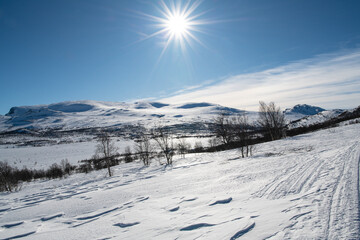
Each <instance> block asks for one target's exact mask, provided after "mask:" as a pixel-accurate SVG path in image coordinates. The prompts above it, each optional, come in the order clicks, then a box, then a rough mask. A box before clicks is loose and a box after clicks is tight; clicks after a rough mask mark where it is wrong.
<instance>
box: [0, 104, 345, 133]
mask: <svg viewBox="0 0 360 240" xmlns="http://www.w3.org/2000/svg"><path fill="white" fill-rule="evenodd" d="M224 112H225V113H228V114H234V113H242V112H244V111H243V110H240V109H235V108H229V107H224V106H221V105H218V104H212V103H206V102H202V103H185V104H167V103H160V102H146V101H142V102H134V103H126V102H100V101H68V102H61V103H54V104H49V105H36V106H21V107H12V108H11V109H10V111H9V112H8V113H7V114H6V115H5V116H1V115H0V133H4V132H12V131H29V130H30V131H33V130H36V131H42V130H57V131H68V130H81V129H95V128H101V127H111V128H114V129H120V128H122V129H125V130H126V129H127V130H129V131H130V132H131V131H132V130H131V126H136V125H138V124H142V125H144V126H147V127H153V126H156V125H168V126H176V128H179V129H184V126H190V127H188V130H189V129H190V131H191V129H194V128H197V129H196V130H198V129H199V128H202V127H203V128H204V126H206V125H207V123H209V122H212V121H213V119H214V118H215V117H216V116H217V115H218V114H219V113H224ZM343 112H344V110H339V109H336V110H329V111H326V110H325V109H323V108H321V107H316V106H310V105H307V104H301V105H300V104H299V105H296V106H294V107H293V108H288V109H286V110H285V111H284V113H285V117H286V119H287V122H289V123H290V124H289V128H296V127H302V126H308V125H312V124H316V123H320V122H323V121H327V120H329V119H331V118H334V117H337V116H338V115H340V114H341V113H343ZM247 114H248V118H249V121H250V122H255V121H256V120H257V118H258V113H257V112H251V111H250V112H247ZM205 128H206V127H205Z"/></svg>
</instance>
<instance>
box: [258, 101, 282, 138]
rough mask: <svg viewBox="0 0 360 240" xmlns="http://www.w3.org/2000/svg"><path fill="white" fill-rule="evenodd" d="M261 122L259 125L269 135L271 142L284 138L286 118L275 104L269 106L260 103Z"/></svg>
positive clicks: (259, 121) (271, 103)
mask: <svg viewBox="0 0 360 240" xmlns="http://www.w3.org/2000/svg"><path fill="white" fill-rule="evenodd" d="M259 104H260V107H259V120H258V123H259V124H260V126H261V127H263V128H264V129H265V130H266V131H267V133H268V134H269V136H270V138H271V140H277V139H280V138H282V137H283V136H284V127H285V116H284V113H283V112H282V111H281V110H280V107H277V106H276V105H275V103H274V102H270V103H269V105H267V104H266V103H265V102H263V101H260V102H259Z"/></svg>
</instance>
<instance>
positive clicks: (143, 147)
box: [135, 126, 154, 166]
mask: <svg viewBox="0 0 360 240" xmlns="http://www.w3.org/2000/svg"><path fill="white" fill-rule="evenodd" d="M139 128H141V130H140V133H139V139H138V141H136V142H135V152H136V153H137V154H138V156H139V158H140V159H141V160H142V162H143V163H144V165H145V166H149V164H150V159H151V158H152V155H153V151H154V146H153V144H152V143H151V138H150V134H149V132H148V130H147V129H146V128H145V127H142V126H139Z"/></svg>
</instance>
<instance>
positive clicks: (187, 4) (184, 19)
mask: <svg viewBox="0 0 360 240" xmlns="http://www.w3.org/2000/svg"><path fill="white" fill-rule="evenodd" d="M166 2H167V3H168V4H166V3H165V1H164V0H161V1H160V4H159V5H157V6H156V8H157V9H158V12H159V13H160V14H159V15H158V16H156V15H149V14H145V13H143V14H142V15H143V16H145V17H147V18H149V19H150V20H151V21H152V22H154V24H153V26H154V27H155V28H156V29H157V30H156V32H154V33H152V34H148V35H147V36H146V37H145V38H144V39H142V40H141V41H143V40H146V39H150V38H153V37H159V38H160V39H162V42H163V43H164V44H163V46H164V48H163V51H162V53H161V55H160V58H161V56H162V55H163V54H164V52H165V51H166V49H167V48H168V47H169V46H170V44H172V43H175V45H176V46H180V48H181V50H182V51H183V52H184V53H185V52H186V48H187V47H188V46H190V47H191V48H192V47H193V43H194V42H197V43H199V44H201V45H204V44H203V43H202V42H201V41H200V39H199V38H198V37H197V36H196V35H197V34H196V33H199V32H203V31H202V30H201V29H200V25H205V24H209V21H206V20H204V19H201V17H202V15H204V13H205V12H200V11H199V9H198V7H199V5H200V4H201V0H194V1H193V0H187V1H180V0H177V1H176V0H168V1H166ZM195 32H196V33H195Z"/></svg>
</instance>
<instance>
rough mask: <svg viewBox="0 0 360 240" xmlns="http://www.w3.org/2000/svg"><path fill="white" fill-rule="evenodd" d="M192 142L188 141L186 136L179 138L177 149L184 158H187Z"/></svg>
mask: <svg viewBox="0 0 360 240" xmlns="http://www.w3.org/2000/svg"><path fill="white" fill-rule="evenodd" d="M189 148H190V144H189V143H187V142H186V140H185V138H181V139H179V142H178V144H177V150H178V151H179V154H180V156H181V157H182V158H185V154H186V152H187V151H188V150H189Z"/></svg>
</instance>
